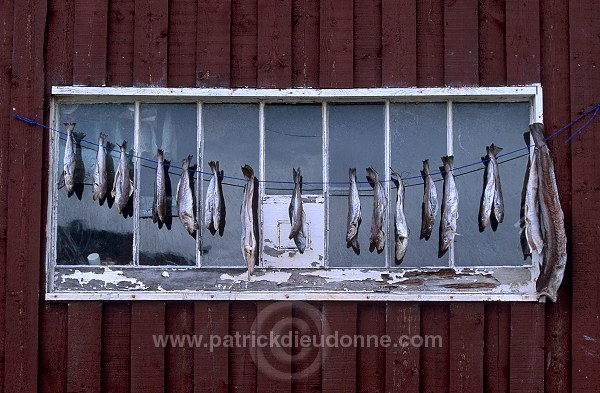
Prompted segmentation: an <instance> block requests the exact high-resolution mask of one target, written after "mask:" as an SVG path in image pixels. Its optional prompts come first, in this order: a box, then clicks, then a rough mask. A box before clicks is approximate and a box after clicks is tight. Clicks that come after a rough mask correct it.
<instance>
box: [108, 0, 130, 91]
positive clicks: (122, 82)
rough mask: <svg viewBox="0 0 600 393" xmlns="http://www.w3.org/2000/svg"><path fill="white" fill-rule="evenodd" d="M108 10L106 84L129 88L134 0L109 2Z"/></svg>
mask: <svg viewBox="0 0 600 393" xmlns="http://www.w3.org/2000/svg"><path fill="white" fill-rule="evenodd" d="M108 10H109V12H108V44H107V45H108V47H107V55H106V57H107V72H108V76H107V84H108V85H109V86H131V85H133V53H134V44H133V37H134V26H135V22H134V14H135V0H110V1H109V9H108Z"/></svg>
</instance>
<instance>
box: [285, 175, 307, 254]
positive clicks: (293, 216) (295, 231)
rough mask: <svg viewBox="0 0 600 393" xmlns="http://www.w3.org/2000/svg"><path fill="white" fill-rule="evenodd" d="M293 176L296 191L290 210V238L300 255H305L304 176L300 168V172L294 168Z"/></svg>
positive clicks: (293, 194)
mask: <svg viewBox="0 0 600 393" xmlns="http://www.w3.org/2000/svg"><path fill="white" fill-rule="evenodd" d="M292 174H293V176H294V191H293V192H292V200H291V201H290V206H289V208H288V212H289V216H290V224H291V226H292V227H291V229H290V235H289V238H290V239H294V243H295V244H296V248H298V251H299V252H300V254H304V250H305V249H306V231H307V224H306V214H305V213H304V208H303V207H302V175H301V173H300V168H298V170H296V169H295V168H292Z"/></svg>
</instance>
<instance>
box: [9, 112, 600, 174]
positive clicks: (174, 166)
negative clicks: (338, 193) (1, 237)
mask: <svg viewBox="0 0 600 393" xmlns="http://www.w3.org/2000/svg"><path fill="white" fill-rule="evenodd" d="M13 111H14V110H13ZM599 111H600V103H598V104H597V105H595V106H593V107H591V108H590V109H588V110H587V111H585V112H584V113H582V114H581V115H579V116H578V117H577V118H575V120H573V121H571V122H570V123H569V124H567V125H565V126H564V127H562V128H560V129H559V130H557V131H556V132H554V133H553V134H551V135H550V136H548V137H547V138H546V141H549V140H550V139H552V138H554V137H555V136H557V135H558V134H560V133H562V132H563V131H565V130H566V129H568V128H570V127H571V126H572V125H573V124H575V123H577V122H578V121H580V120H581V119H583V118H584V117H586V116H588V115H589V114H590V113H592V112H594V114H593V115H592V116H591V117H590V118H589V119H588V120H587V121H586V122H585V123H584V124H583V125H582V126H581V127H579V128H578V129H577V131H575V132H574V133H573V134H572V135H571V136H570V137H569V138H568V139H567V140H566V142H565V143H569V142H570V141H571V139H573V138H574V137H575V136H577V135H578V134H579V133H581V131H583V130H584V129H585V128H586V127H587V126H588V125H589V124H590V123H591V122H592V121H593V120H594V118H595V117H596V115H597V114H598V112H599ZM13 116H14V118H15V119H17V120H20V121H23V122H25V123H28V124H31V125H35V126H39V127H42V128H45V129H48V130H50V131H53V132H57V133H59V134H62V135H66V136H68V133H66V132H64V131H61V130H57V129H55V128H52V127H49V126H47V125H45V124H41V123H38V122H37V121H36V120H35V118H34V119H29V118H27V117H24V116H21V115H19V114H17V113H14V114H13ZM73 139H75V140H76V141H81V142H84V143H87V144H89V145H92V146H96V147H100V146H101V145H99V144H98V143H95V142H93V141H88V140H85V139H83V138H76V137H75V136H73ZM528 149H529V146H525V147H522V148H519V149H515V150H511V151H509V152H506V153H502V154H498V156H497V157H496V158H501V157H506V156H508V155H511V154H515V153H518V152H521V151H524V150H528ZM125 154H126V155H128V156H130V157H133V158H138V159H140V160H143V161H146V162H150V163H153V164H158V161H156V160H153V159H150V158H146V157H141V156H137V155H135V154H133V153H125ZM487 161H489V158H485V159H483V160H480V161H475V162H472V163H470V164H465V165H461V166H457V167H454V168H453V169H452V171H457V170H460V169H464V168H469V167H472V166H475V165H479V164H481V163H485V162H487ZM165 165H166V166H168V167H171V168H176V169H181V170H183V168H182V167H180V166H178V165H173V164H171V163H168V164H165ZM190 172H195V173H199V174H201V175H207V176H212V175H213V174H212V173H211V172H203V171H200V170H196V169H190ZM442 174H443V171H436V172H431V173H430V175H432V176H435V175H442ZM218 176H219V177H220V178H223V179H230V180H237V181H242V182H245V181H246V179H242V178H239V177H234V176H226V175H218ZM421 178H422V176H421V175H418V176H410V177H405V178H403V181H406V180H414V179H421ZM257 180H258V179H257ZM258 181H259V182H261V183H275V184H289V185H294V184H296V183H295V182H293V181H282V180H258ZM380 181H381V182H391V181H392V180H391V179H384V180H380ZM356 183H357V184H370V182H368V181H357V182H356ZM302 184H304V185H309V184H310V185H323V184H337V185H347V184H350V182H349V181H329V182H302Z"/></svg>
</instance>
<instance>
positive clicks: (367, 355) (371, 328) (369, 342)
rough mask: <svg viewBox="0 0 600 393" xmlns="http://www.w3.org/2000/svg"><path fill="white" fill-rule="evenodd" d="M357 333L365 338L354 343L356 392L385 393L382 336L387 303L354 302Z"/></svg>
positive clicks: (384, 330)
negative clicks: (355, 305)
mask: <svg viewBox="0 0 600 393" xmlns="http://www.w3.org/2000/svg"><path fill="white" fill-rule="evenodd" d="M356 325H357V326H356V334H357V335H358V337H361V338H362V339H363V340H364V341H363V342H360V341H358V342H357V345H356V391H357V392H364V393H367V392H373V393H375V392H381V393H383V392H385V382H386V374H387V372H386V370H387V367H386V348H384V347H383V345H381V344H382V343H381V338H382V337H383V336H384V335H385V334H386V306H385V303H383V302H361V303H358V304H357V315H356Z"/></svg>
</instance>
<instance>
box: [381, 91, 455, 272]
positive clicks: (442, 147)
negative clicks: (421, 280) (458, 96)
mask: <svg viewBox="0 0 600 393" xmlns="http://www.w3.org/2000/svg"><path fill="white" fill-rule="evenodd" d="M446 107H447V105H446V103H409V104H391V105H390V140H391V144H392V150H391V164H392V168H394V170H396V171H397V172H398V173H400V175H401V176H402V177H403V178H404V179H405V197H404V214H405V216H406V223H407V225H408V229H409V231H410V233H409V237H408V247H407V249H406V255H405V256H404V260H403V261H402V264H401V265H396V264H395V262H394V261H392V263H391V266H392V267H394V266H400V267H409V266H410V267H413V266H414V267H422V266H448V263H449V259H448V256H447V255H446V256H444V257H442V258H438V257H437V254H438V247H439V224H440V221H439V220H440V214H441V210H442V191H443V183H442V182H441V181H436V180H441V176H440V175H438V174H436V175H432V177H433V180H434V181H436V183H435V185H436V189H437V194H438V213H437V216H436V222H435V227H434V229H433V231H432V233H431V237H430V238H429V240H425V239H419V237H420V234H421V208H422V207H421V205H422V203H423V184H422V183H423V180H422V179H421V178H420V177H418V178H416V179H410V178H412V177H415V176H420V175H421V169H422V168H423V165H422V164H423V160H426V159H429V169H430V171H431V173H434V172H438V171H439V167H440V166H441V165H442V160H441V157H442V156H444V155H446V151H447V150H446ZM390 201H391V203H390V211H391V212H392V214H391V216H390V231H389V232H390V237H389V240H390V242H391V244H392V245H393V247H395V244H394V216H393V213H394V209H395V206H396V205H395V202H396V187H395V186H393V185H392V190H391V198H390ZM392 255H393V254H392Z"/></svg>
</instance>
